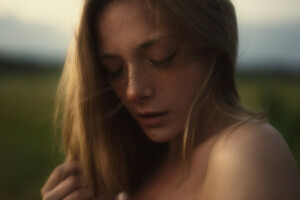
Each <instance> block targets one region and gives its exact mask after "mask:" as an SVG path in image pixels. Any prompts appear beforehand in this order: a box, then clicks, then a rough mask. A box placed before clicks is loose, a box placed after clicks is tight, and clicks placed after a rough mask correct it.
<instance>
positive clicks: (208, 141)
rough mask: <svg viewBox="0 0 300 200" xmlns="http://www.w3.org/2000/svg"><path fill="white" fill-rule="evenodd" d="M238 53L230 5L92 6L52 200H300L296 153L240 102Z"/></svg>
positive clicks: (67, 83) (70, 83) (79, 39)
mask: <svg viewBox="0 0 300 200" xmlns="http://www.w3.org/2000/svg"><path fill="white" fill-rule="evenodd" d="M236 54H237V25H236V18H235V12H234V8H233V6H232V4H231V3H230V1H229V0H190V1H182V0H172V1H171V0H160V1H154V0H144V1H137V0H115V1H108V0H107V1H104V0H102V1H100V0H86V2H85V6H84V8H83V14H82V17H81V23H80V26H79V30H78V34H77V36H76V42H75V47H74V49H73V51H72V49H71V50H70V52H69V55H68V58H67V62H66V65H65V69H64V72H63V77H62V81H61V86H62V87H61V88H62V89H63V90H62V94H63V97H64V99H65V103H64V127H63V142H64V147H65V149H66V153H67V161H66V163H64V164H62V165H61V166H59V167H57V168H56V169H55V170H54V172H53V173H52V174H51V176H50V177H49V179H48V181H47V182H46V184H45V185H44V187H43V189H42V196H43V199H65V200H69V199H101V200H102V199H103V200H106V199H116V198H118V197H117V195H118V194H126V195H125V196H126V199H132V200H134V199H142V200H143V199H145V200H147V199H149V200H151V199H172V200H173V199H199V200H202V199H205V200H210V199H212V200H214V199H220V200H223V199H224V200H225V199H226V200H227V199H230V200H240V199H243V200H247V199H251V200H252V199H264V200H268V199H270V200H271V199H272V200H274V199H291V200H292V199H295V200H296V199H299V197H300V195H299V175H298V172H297V169H296V165H295V162H294V160H293V158H292V155H291V152H290V150H289V148H288V146H287V145H286V143H285V142H284V140H283V139H282V137H281V136H280V134H279V133H278V132H277V131H276V130H275V129H274V128H273V127H272V126H271V125H269V124H268V123H266V122H265V121H264V120H263V118H261V117H260V116H259V115H254V114H252V113H250V112H247V111H246V110H245V109H243V107H242V106H241V105H240V102H239V99H238V94H237V92H236V88H235V82H234V68H235V62H236ZM123 197H124V195H123Z"/></svg>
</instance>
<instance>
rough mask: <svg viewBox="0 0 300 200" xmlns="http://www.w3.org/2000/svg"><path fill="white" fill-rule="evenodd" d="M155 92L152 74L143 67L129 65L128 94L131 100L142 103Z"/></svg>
mask: <svg viewBox="0 0 300 200" xmlns="http://www.w3.org/2000/svg"><path fill="white" fill-rule="evenodd" d="M154 94H155V90H154V84H153V81H152V76H151V75H150V74H149V73H148V72H147V71H146V69H143V68H142V67H129V69H128V83H127V90H126V96H127V99H128V100H130V101H134V102H137V103H141V102H143V101H145V100H148V99H150V98H151V97H153V96H154Z"/></svg>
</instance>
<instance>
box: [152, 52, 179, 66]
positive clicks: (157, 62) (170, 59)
mask: <svg viewBox="0 0 300 200" xmlns="http://www.w3.org/2000/svg"><path fill="white" fill-rule="evenodd" d="M176 54H177V50H176V51H175V52H173V53H172V54H171V55H170V56H168V57H167V58H165V59H163V60H159V61H157V60H154V59H150V60H149V62H150V63H151V64H152V65H162V64H167V63H168V62H170V61H172V60H173V58H174V57H175V56H176Z"/></svg>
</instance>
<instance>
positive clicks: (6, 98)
mask: <svg viewBox="0 0 300 200" xmlns="http://www.w3.org/2000/svg"><path fill="white" fill-rule="evenodd" d="M59 73H60V71H55V70H44V71H34V72H33V73H31V72H22V73H17V72H7V71H6V72H5V73H0V94H1V96H0V133H1V140H0V155H1V160H0V169H1V170H0V177H1V179H0V199H23V200H27V199H28V200H29V199H30V200H35V199H40V198H41V197H40V194H39V191H40V188H41V187H42V185H43V184H44V182H45V181H46V179H47V177H48V175H49V174H50V172H51V171H52V170H53V168H54V167H55V166H56V165H57V164H58V163H60V162H62V161H63V157H62V154H61V153H60V151H59V147H58V146H57V145H53V144H54V139H53V126H52V119H53V118H52V117H53V110H54V96H55V91H56V86H57V81H58V78H59ZM237 82H238V90H239V92H240V94H241V100H242V102H243V103H244V104H246V105H247V106H248V107H250V108H254V109H262V108H265V109H266V112H267V115H268V118H269V121H270V122H271V123H272V124H273V125H274V126H275V127H276V128H277V129H278V130H279V131H280V132H281V133H282V134H283V136H284V137H285V139H286V140H287V142H288V144H289V146H290V148H291V150H292V152H293V154H294V156H295V158H296V161H297V164H298V168H299V166H300V147H299V146H300V145H299V141H300V140H299V139H300V136H299V133H298V132H299V130H300V115H299V113H300V112H299V110H300V81H299V79H296V78H290V77H280V76H249V75H244V74H239V76H238V80H237Z"/></svg>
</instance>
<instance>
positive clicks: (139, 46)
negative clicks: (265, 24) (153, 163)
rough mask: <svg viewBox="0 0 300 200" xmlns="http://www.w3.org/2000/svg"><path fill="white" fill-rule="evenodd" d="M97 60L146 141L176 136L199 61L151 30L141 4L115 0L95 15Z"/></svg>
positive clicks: (197, 82) (195, 86)
mask: <svg viewBox="0 0 300 200" xmlns="http://www.w3.org/2000/svg"><path fill="white" fill-rule="evenodd" d="M98 17H99V18H98V19H99V21H98V27H97V28H98V31H99V32H98V34H99V38H100V54H99V57H100V60H101V62H102V64H103V66H104V67H105V69H106V70H107V72H108V76H109V80H110V84H111V87H112V89H113V90H114V92H115V93H116V95H117V96H118V97H119V99H120V100H121V101H122V103H123V104H124V105H125V107H126V108H127V110H128V111H129V112H130V114H131V115H132V116H133V117H134V119H135V120H136V121H137V122H138V124H139V125H140V126H141V128H142V129H143V131H144V132H145V134H146V135H147V137H148V138H150V139H151V140H153V141H156V142H165V141H170V140H172V139H174V138H175V137H176V136H178V135H179V134H181V133H182V132H183V130H184V127H185V122H186V119H187V115H188V112H189V108H190V106H191V104H192V101H193V99H194V97H195V95H196V93H197V91H199V89H200V88H201V83H202V80H203V77H204V75H203V74H204V62H202V61H201V60H200V59H199V58H198V59H195V56H194V58H193V56H191V55H192V54H191V50H190V49H189V48H188V47H186V46H184V45H180V42H179V40H178V39H176V38H175V37H172V35H171V34H170V33H168V31H165V30H162V29H159V28H157V27H156V26H155V24H154V21H153V18H151V16H150V14H149V12H148V11H147V9H146V8H145V6H144V5H142V4H141V3H137V2H133V1H116V2H113V3H111V4H109V5H108V6H107V7H105V8H104V10H103V11H102V12H101V14H100V15H99V16H98Z"/></svg>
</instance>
